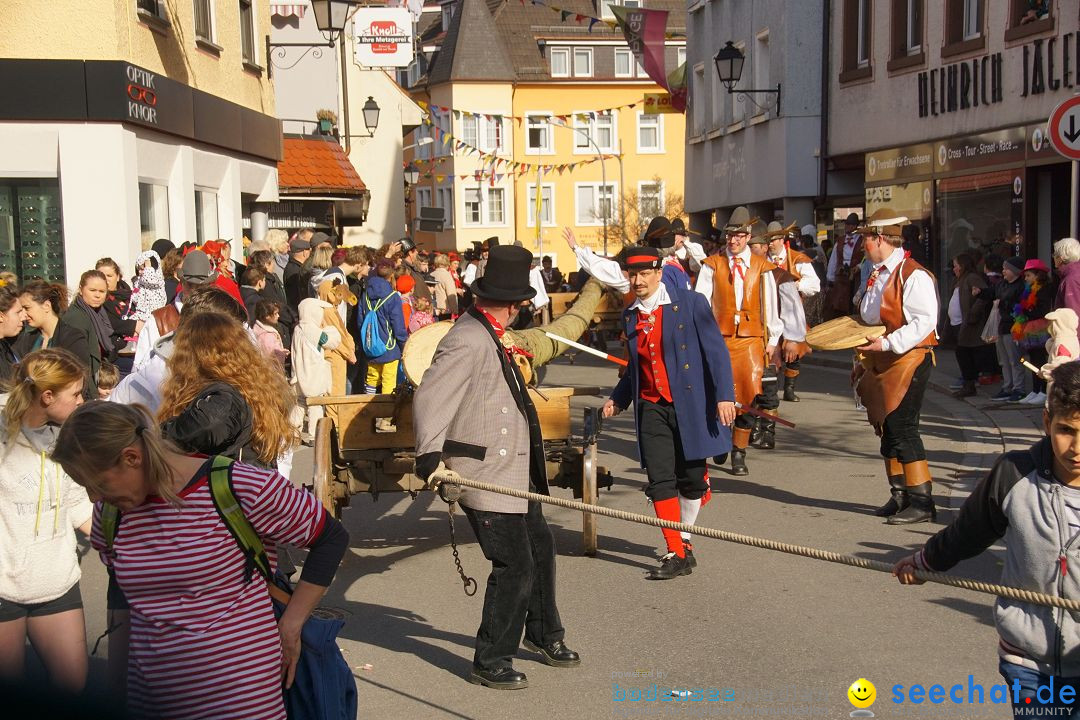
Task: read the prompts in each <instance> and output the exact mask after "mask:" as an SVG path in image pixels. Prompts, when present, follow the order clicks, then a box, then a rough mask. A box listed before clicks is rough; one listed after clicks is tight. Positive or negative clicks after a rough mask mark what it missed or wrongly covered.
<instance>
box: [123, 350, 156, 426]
mask: <svg viewBox="0 0 1080 720" xmlns="http://www.w3.org/2000/svg"><path fill="white" fill-rule="evenodd" d="M166 375H168V367H167V365H166V360H165V358H164V357H162V356H161V355H159V354H157V353H156V352H154V353H151V354H150V357H149V358H147V360H146V362H144V363H143V364H142V366H141V367H139V368H138V369H137V370H134V371H133V372H131V373H130V374H128V375H127V376H126V377H124V379H122V380H121V381H120V382H119V383H118V384H117V385H116V387H115V388H113V391H112V393H111V394H110V395H109V402H114V403H120V404H122V405H132V404H134V403H139V404H141V405H145V406H146V407H147V408H148V409H149V410H150V412H151V413H153V414H155V415H156V414H157V411H158V408H159V407H160V406H161V389H162V387H163V386H164V385H165V377H166Z"/></svg>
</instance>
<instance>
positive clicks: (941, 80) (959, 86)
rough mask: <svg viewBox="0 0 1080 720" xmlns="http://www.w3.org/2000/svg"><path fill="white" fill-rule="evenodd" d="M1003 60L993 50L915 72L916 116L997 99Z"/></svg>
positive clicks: (999, 98)
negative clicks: (989, 53)
mask: <svg viewBox="0 0 1080 720" xmlns="http://www.w3.org/2000/svg"><path fill="white" fill-rule="evenodd" d="M1004 62H1005V61H1004V59H1003V57H1002V55H1001V53H994V54H993V55H985V56H983V57H981V58H975V59H973V60H965V61H964V62H958V63H953V64H952V65H946V66H945V67H940V68H934V69H932V70H924V71H923V72H921V73H919V79H918V84H919V117H921V118H924V117H929V116H935V117H936V116H937V115H944V114H946V113H952V112H956V111H957V110H967V109H968V108H976V107H979V106H980V105H993V104H995V103H999V102H1001V101H1002V100H1003V99H1004V95H1003V92H1002V76H1003V74H1004Z"/></svg>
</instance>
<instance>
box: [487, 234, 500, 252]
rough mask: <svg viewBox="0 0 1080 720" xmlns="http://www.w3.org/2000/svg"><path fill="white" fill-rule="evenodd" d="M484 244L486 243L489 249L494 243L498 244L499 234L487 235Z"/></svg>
mask: <svg viewBox="0 0 1080 720" xmlns="http://www.w3.org/2000/svg"><path fill="white" fill-rule="evenodd" d="M484 244H485V245H487V246H488V248H489V249H490V248H493V247H495V246H496V245H498V244H499V236H498V235H492V236H491V237H489V238H488V239H487V240H485V241H484Z"/></svg>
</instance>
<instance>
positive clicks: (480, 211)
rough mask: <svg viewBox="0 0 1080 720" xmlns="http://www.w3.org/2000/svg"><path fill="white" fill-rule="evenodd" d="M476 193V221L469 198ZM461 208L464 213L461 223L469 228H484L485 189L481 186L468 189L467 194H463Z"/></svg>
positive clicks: (466, 189)
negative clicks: (470, 207) (473, 217)
mask: <svg viewBox="0 0 1080 720" xmlns="http://www.w3.org/2000/svg"><path fill="white" fill-rule="evenodd" d="M473 193H476V218H477V219H476V220H473V219H472V215H471V212H472V211H471V210H470V209H469V205H470V204H472V203H470V200H469V196H470V195H472V194H473ZM461 207H462V210H463V212H462V213H461V222H462V224H463V225H466V226H468V227H484V188H483V187H481V186H480V185H477V186H476V187H466V188H465V192H463V193H462V197H461Z"/></svg>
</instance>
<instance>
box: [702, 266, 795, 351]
mask: <svg viewBox="0 0 1080 720" xmlns="http://www.w3.org/2000/svg"><path fill="white" fill-rule="evenodd" d="M752 256H753V253H751V252H750V248H749V246H747V247H745V248H743V251H742V252H741V253H739V254H738V255H737V256H736V257H738V258H739V259H740V260H741V261H742V263H743V267H744V268H749V267H750V258H751V257H752ZM720 257H723V258H726V259H727V262H728V267H729V268H730V269H731V277H732V279H733V280H734V283H735V309H736V310H742V304H743V280H742V277H741V276H740V275H739V273H738V272H737V271H736V270H735V258H734V257H732V256H731V255H730V254H729V253H728V251H727V250H724V254H723V255H721V256H720ZM713 277H715V273H713V269H712V268H711V267H709V266H708V265H702V266H701V272H700V273H698V278H697V285H695V286H694V290H696V291H697V292H699V293H701V294H702V295H704V296H705V299H706V300H708V301H709V306H710V307H711V306H712V299H713ZM761 279H762V282H763V283H764V286H763V289H764V291H765V294H764V301H765V303H764V304H765V307H764V311H765V318H764V320H765V328H766V330H767V333H768V338H767V340H766V343H765V344H766V345H775V344H776V343H777V342H779V340H780V336H781V335H783V334H784V325H783V323H782V322H781V321H780V314H779V311H778V309H777V307H776V300H775V298H776V278H775V277H773V274H772V273H771V272H767V273H762V278H761ZM735 324H736V325H738V324H739V315H738V313H736V315H735Z"/></svg>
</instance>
